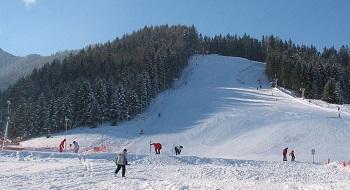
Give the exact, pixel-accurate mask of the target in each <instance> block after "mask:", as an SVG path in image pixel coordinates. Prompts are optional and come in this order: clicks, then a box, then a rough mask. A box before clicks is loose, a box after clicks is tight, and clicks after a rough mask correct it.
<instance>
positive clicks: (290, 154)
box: [289, 150, 295, 162]
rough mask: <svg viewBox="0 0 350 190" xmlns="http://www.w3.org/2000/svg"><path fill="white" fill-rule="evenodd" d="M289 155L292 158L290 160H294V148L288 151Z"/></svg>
mask: <svg viewBox="0 0 350 190" xmlns="http://www.w3.org/2000/svg"><path fill="white" fill-rule="evenodd" d="M289 156H291V157H292V159H291V160H290V161H292V162H293V161H295V154H294V150H292V151H291V152H290V153H289Z"/></svg>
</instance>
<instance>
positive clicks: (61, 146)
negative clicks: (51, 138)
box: [59, 139, 66, 152]
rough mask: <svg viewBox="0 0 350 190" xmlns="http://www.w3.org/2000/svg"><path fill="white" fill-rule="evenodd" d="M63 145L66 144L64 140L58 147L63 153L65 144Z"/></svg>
mask: <svg viewBox="0 0 350 190" xmlns="http://www.w3.org/2000/svg"><path fill="white" fill-rule="evenodd" d="M65 143H66V139H63V141H61V143H60V146H59V150H60V152H63V149H64V144H65Z"/></svg>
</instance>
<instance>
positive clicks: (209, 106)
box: [0, 55, 350, 190]
mask: <svg viewBox="0 0 350 190" xmlns="http://www.w3.org/2000/svg"><path fill="white" fill-rule="evenodd" d="M264 67H265V64H264V63H259V62H255V61H249V60H246V59H242V58H234V57H225V56H218V55H206V56H202V55H197V56H193V57H192V58H191V60H190V64H189V66H188V67H187V68H186V69H185V70H184V72H183V75H182V77H181V78H180V79H179V80H177V81H176V83H175V85H174V87H175V89H170V90H168V91H166V92H164V93H162V94H160V95H159V96H158V97H157V98H156V99H155V100H154V102H153V103H152V105H151V106H150V107H149V108H148V110H147V111H146V112H145V113H144V114H142V115H139V116H138V117H136V118H135V119H133V120H131V121H128V122H124V123H120V124H119V125H118V126H109V125H108V123H107V124H106V126H103V127H102V126H99V127H97V128H93V129H90V128H77V129H72V130H69V131H68V133H67V139H68V141H67V144H69V143H71V142H72V141H73V140H76V141H78V142H79V144H80V147H81V154H79V155H78V154H74V153H71V150H67V151H66V152H64V153H57V146H58V144H59V142H60V141H61V140H62V139H63V138H64V136H65V133H58V134H54V136H53V137H52V138H48V139H47V138H44V137H42V138H35V139H31V140H28V141H25V142H22V146H23V147H25V148H26V150H25V151H22V152H11V151H1V152H0V186H1V187H2V189H57V190H58V189H176V190H187V189H350V185H349V184H348V180H349V179H350V175H349V171H350V170H349V168H348V166H346V167H345V168H344V167H341V166H340V162H333V163H331V164H328V165H325V164H323V163H324V162H325V161H326V159H328V158H330V159H331V161H334V160H339V161H341V160H349V148H348V147H350V140H349V139H350V128H349V127H348V126H349V124H350V121H349V116H350V113H349V110H350V109H349V108H348V106H347V105H344V106H342V113H341V114H342V117H341V118H338V117H337V116H338V112H337V111H336V108H337V105H332V104H327V103H324V102H322V101H318V100H311V102H309V100H302V99H300V98H296V97H293V96H292V95H290V93H288V92H287V91H285V90H283V89H282V90H279V89H275V88H271V87H270V83H269V82H268V79H267V78H266V76H265V74H264ZM257 80H261V81H262V86H263V88H262V89H259V90H257V89H256V88H257V87H258V82H257ZM158 113H160V114H161V117H159V116H158ZM142 118H145V119H142ZM141 128H143V129H144V132H145V134H144V135H140V134H139V131H140V129H141ZM150 140H151V141H152V142H161V143H162V145H163V149H162V150H161V152H162V154H161V155H153V149H152V150H151V151H152V152H151V153H150V147H149V142H150ZM102 144H104V145H106V146H107V147H108V150H107V152H106V153H94V152H93V147H94V146H99V145H102ZM178 144H181V145H183V146H184V149H183V151H182V154H183V156H179V157H175V156H172V154H173V146H174V145H178ZM284 147H289V148H290V149H294V150H295V152H296V160H297V161H298V162H295V163H291V162H281V161H280V160H281V151H282V149H283V148H284ZM124 148H127V149H128V151H129V152H130V153H131V154H130V155H129V156H128V159H129V161H130V164H131V165H130V166H127V174H126V175H127V177H126V178H124V179H123V178H121V176H120V175H121V174H120V173H119V174H118V176H114V173H113V172H114V170H115V165H114V162H113V160H114V159H115V156H116V155H115V153H116V152H117V151H120V150H122V149H124ZM313 148H315V149H316V155H315V160H316V162H317V164H312V163H310V162H311V161H312V156H311V149H313Z"/></svg>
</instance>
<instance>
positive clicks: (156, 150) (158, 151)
mask: <svg viewBox="0 0 350 190" xmlns="http://www.w3.org/2000/svg"><path fill="white" fill-rule="evenodd" d="M152 145H153V146H154V151H155V152H156V154H160V149H162V144H160V143H152V144H150V146H152Z"/></svg>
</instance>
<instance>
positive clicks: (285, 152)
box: [283, 147, 288, 161]
mask: <svg viewBox="0 0 350 190" xmlns="http://www.w3.org/2000/svg"><path fill="white" fill-rule="evenodd" d="M287 152H288V147H286V148H285V149H283V161H287Z"/></svg>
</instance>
